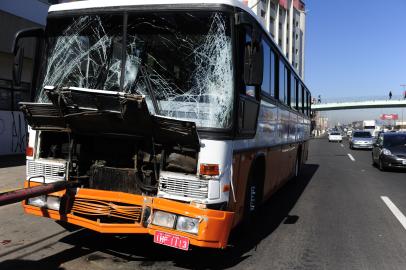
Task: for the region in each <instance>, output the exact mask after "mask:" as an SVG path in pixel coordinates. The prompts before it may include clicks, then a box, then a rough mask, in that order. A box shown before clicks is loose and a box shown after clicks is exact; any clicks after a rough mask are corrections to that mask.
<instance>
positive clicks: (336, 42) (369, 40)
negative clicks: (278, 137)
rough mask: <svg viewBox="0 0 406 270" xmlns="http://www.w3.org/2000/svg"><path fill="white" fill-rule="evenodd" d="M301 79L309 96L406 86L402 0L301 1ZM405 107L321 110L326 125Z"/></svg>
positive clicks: (377, 92)
mask: <svg viewBox="0 0 406 270" xmlns="http://www.w3.org/2000/svg"><path fill="white" fill-rule="evenodd" d="M305 3H306V10H307V17H306V19H307V21H306V27H307V29H306V51H305V54H306V59H305V61H306V62H305V81H306V84H307V85H308V87H309V89H311V91H312V94H313V96H317V95H321V97H322V99H323V100H326V99H328V98H337V97H366V96H386V95H388V93H389V90H391V91H392V93H393V94H394V95H401V94H402V92H403V89H402V87H401V86H400V85H401V84H406V15H405V14H406V0H391V1H378V0H370V1H367V0H355V1H354V0H353V1H348V0H347V1H343V0H336V1H333V0H305ZM402 111H403V115H404V121H406V110H404V109H374V110H348V111H335V112H325V113H323V115H325V116H327V117H329V119H330V120H331V121H330V122H331V124H335V123H336V122H341V123H348V122H351V121H355V120H363V119H377V118H378V117H379V115H380V114H382V113H398V114H399V117H400V118H401V116H402Z"/></svg>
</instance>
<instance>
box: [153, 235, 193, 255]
mask: <svg viewBox="0 0 406 270" xmlns="http://www.w3.org/2000/svg"><path fill="white" fill-rule="evenodd" d="M154 242H155V243H157V244H161V245H165V246H169V247H173V248H178V249H182V250H189V238H187V237H184V236H180V235H174V234H170V233H164V232H160V231H156V232H155V235H154Z"/></svg>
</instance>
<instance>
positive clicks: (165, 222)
mask: <svg viewBox="0 0 406 270" xmlns="http://www.w3.org/2000/svg"><path fill="white" fill-rule="evenodd" d="M175 220H176V215H175V214H171V213H167V212H163V211H156V212H154V217H153V218H152V224H154V225H158V226H162V227H167V228H173V226H174V225H175Z"/></svg>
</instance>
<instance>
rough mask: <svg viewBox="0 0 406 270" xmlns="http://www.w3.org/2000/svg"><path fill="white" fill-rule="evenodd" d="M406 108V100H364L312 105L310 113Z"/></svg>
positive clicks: (382, 98)
mask: <svg viewBox="0 0 406 270" xmlns="http://www.w3.org/2000/svg"><path fill="white" fill-rule="evenodd" d="M402 107H406V99H402V98H397V99H395V98H393V99H385V98H384V97H379V98H365V100H362V99H360V100H357V101H351V100H350V101H345V100H344V101H327V102H326V103H317V104H312V111H336V110H350V109H375V108H402Z"/></svg>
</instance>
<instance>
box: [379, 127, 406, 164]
mask: <svg viewBox="0 0 406 270" xmlns="http://www.w3.org/2000/svg"><path fill="white" fill-rule="evenodd" d="M372 163H373V164H374V165H378V168H379V169H380V170H382V171H384V170H386V169H388V168H405V169H406V133H405V132H398V133H394V132H389V133H381V134H379V136H378V138H377V140H376V142H375V143H374V147H373V149H372Z"/></svg>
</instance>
